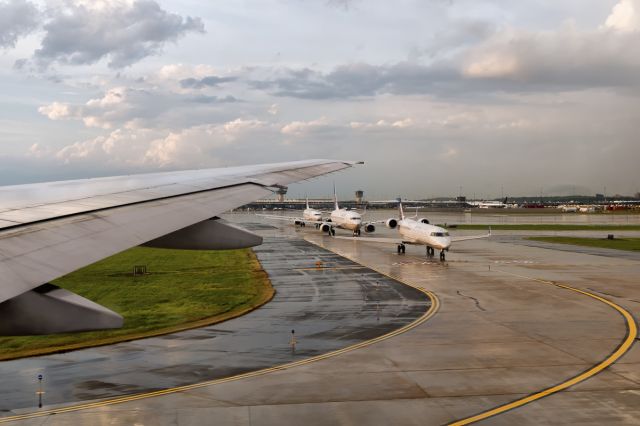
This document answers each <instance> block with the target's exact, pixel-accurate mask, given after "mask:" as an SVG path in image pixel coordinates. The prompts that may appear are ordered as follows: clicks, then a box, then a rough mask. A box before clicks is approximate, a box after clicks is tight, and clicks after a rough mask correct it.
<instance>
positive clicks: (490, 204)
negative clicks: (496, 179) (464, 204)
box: [468, 197, 508, 209]
mask: <svg viewBox="0 0 640 426" xmlns="http://www.w3.org/2000/svg"><path fill="white" fill-rule="evenodd" d="M468 204H469V205H470V206H473V207H478V208H480V209H504V208H506V207H508V205H507V197H505V199H504V201H469V202H468Z"/></svg>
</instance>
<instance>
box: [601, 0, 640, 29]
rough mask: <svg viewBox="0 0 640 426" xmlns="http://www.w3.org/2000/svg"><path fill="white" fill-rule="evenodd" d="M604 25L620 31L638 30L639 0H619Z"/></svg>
mask: <svg viewBox="0 0 640 426" xmlns="http://www.w3.org/2000/svg"><path fill="white" fill-rule="evenodd" d="M604 25H605V27H606V28H613V29H616V30H620V31H638V30H640V0H620V2H619V3H618V4H616V5H615V6H614V7H613V10H612V11H611V15H609V17H608V18H607V20H606V21H605V23H604Z"/></svg>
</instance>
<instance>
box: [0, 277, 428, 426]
mask: <svg viewBox="0 0 640 426" xmlns="http://www.w3.org/2000/svg"><path fill="white" fill-rule="evenodd" d="M383 275H386V276H389V275H387V274H383ZM390 278H392V279H394V280H396V281H398V282H400V283H402V284H404V285H407V286H409V287H413V288H415V289H417V290H419V291H420V292H422V293H424V294H425V295H426V296H427V297H428V298H429V300H430V301H431V306H430V307H429V309H428V310H427V311H426V312H425V313H424V314H423V315H422V316H421V317H420V318H418V319H416V320H415V321H413V322H412V323H410V324H407V325H405V326H404V327H401V328H399V329H397V330H394V331H391V332H389V333H387V334H383V335H382V336H378V337H376V338H374V339H370V340H366V341H364V342H360V343H356V344H355V345H351V346H347V347H345V348H342V349H338V350H335V351H332V352H327V353H326V354H322V355H318V356H315V357H313V358H307V359H303V360H300V361H295V362H290V363H288V364H282V365H278V366H275V367H270V368H265V369H262V370H256V371H251V372H249V373H244V374H238V375H236V376H231V377H225V378H223V379H215V380H208V381H206V382H200V383H194V384H191V385H184V386H176V387H172V388H167V389H161V390H157V391H152V392H144V393H138V394H133V395H125V396H122V397H117V398H112V399H106V400H102V401H95V402H88V403H83V404H77V405H70V406H65V407H59V408H52V409H48V410H42V411H34V412H31V413H25V414H17V415H13V416H7V417H0V423H8V422H13V421H18V420H27V419H33V418H36V417H43V416H49V415H52V414H63V413H70V412H73V411H80V410H88V409H92V408H100V407H105V406H107V405H114V404H122V403H125V402H131V401H137V400H140V399H146V398H153V397H157V396H163V395H169V394H173V393H178V392H184V391H188V390H192V389H199V388H203V387H206V386H212V385H218V384H221V383H227V382H232V381H236V380H241V379H248V378H250V377H257V376H263V375H265V374H269V373H273V372H276V371H282V370H288V369H290V368H294V367H298V366H301V365H306V364H311V363H313V362H317V361H322V360H324V359H327V358H332V357H335V356H338V355H342V354H345V353H347V352H351V351H354V350H356V349H360V348H364V347H366V346H370V345H373V344H374V343H378V342H381V341H383V340H386V339H389V338H391V337H394V336H397V335H399V334H402V333H406V332H407V331H409V330H411V329H413V328H415V327H417V326H419V325H420V324H422V323H424V322H425V321H427V320H428V319H429V318H431V317H433V316H434V315H435V314H436V312H438V309H439V307H440V301H439V300H438V298H437V296H436V295H435V294H434V293H432V292H430V291H428V290H425V289H424V288H422V287H417V286H415V285H412V284H409V283H406V282H404V281H402V280H400V279H398V278H393V277H390Z"/></svg>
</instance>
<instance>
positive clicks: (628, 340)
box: [449, 269, 638, 426]
mask: <svg viewBox="0 0 640 426" xmlns="http://www.w3.org/2000/svg"><path fill="white" fill-rule="evenodd" d="M494 271H497V272H502V273H504V274H509V275H514V276H516V277H519V278H525V279H529V280H533V281H536V282H539V283H543V284H548V285H553V286H556V287H559V288H563V289H566V290H570V291H574V292H576V293H580V294H582V295H585V296H588V297H591V298H592V299H595V300H597V301H599V302H602V303H604V304H605V305H608V306H609V307H611V308H613V309H615V310H616V311H618V313H620V314H621V315H622V316H623V317H624V319H625V322H626V325H627V336H626V337H625V339H624V341H623V342H622V344H621V345H620V346H618V349H616V350H615V351H614V352H613V353H612V354H611V355H609V356H608V357H607V358H606V359H604V360H603V361H602V362H600V363H599V364H596V365H594V366H593V367H591V368H590V369H588V370H587V371H585V372H583V373H581V374H578V375H577V376H575V377H573V378H571V379H569V380H567V381H565V382H562V383H560V384H558V385H555V386H551V387H549V388H547V389H543V390H541V391H539V392H536V393H534V394H531V395H529V396H526V397H524V398H520V399H517V400H515V401H513V402H509V403H507V404H504V405H501V406H499V407H496V408H492V409H490V410H487V411H484V412H482V413H480V414H476V415H475V416H471V417H467V418H466V419H462V420H458V421H455V422H453V423H450V424H449V426H463V425H469V424H471V423H476V422H479V421H481V420H485V419H488V418H489V417H493V416H496V415H498V414H502V413H504V412H506V411H509V410H513V409H514V408H518V407H522V406H523V405H526V404H529V403H530V402H533V401H537V400H538V399H541V398H544V397H546V396H549V395H552V394H554V393H557V392H560V391H563V390H565V389H567V388H569V387H571V386H573V385H575V384H578V383H580V382H583V381H585V380H587V379H589V378H591V377H593V376H595V375H596V374H598V373H600V372H601V371H602V370H604V369H606V368H607V367H609V366H611V365H612V364H613V363H614V362H616V361H617V360H618V359H620V357H622V355H624V354H625V353H626V352H627V351H628V350H629V349H630V348H631V346H632V345H633V342H634V340H635V339H636V338H637V337H638V327H637V325H636V321H635V320H634V318H633V316H632V315H631V314H630V313H629V311H627V310H626V309H624V308H623V307H622V306H620V305H618V304H616V303H614V302H612V301H610V300H608V299H605V298H604V297H601V296H598V295H597V294H594V293H591V292H588V291H585V290H580V289H578V288H575V287H571V286H568V285H565V284H559V283H556V282H553V281H547V280H542V279H539V278H532V277H527V276H524V275H518V274H514V273H512V272H507V271H499V270H496V269H494Z"/></svg>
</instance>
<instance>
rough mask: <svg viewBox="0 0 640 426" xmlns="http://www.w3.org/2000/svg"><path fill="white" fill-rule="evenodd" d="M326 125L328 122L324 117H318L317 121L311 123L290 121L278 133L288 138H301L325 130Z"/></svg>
mask: <svg viewBox="0 0 640 426" xmlns="http://www.w3.org/2000/svg"><path fill="white" fill-rule="evenodd" d="M328 125H329V122H328V120H327V118H326V117H320V118H319V119H317V120H311V121H292V122H291V123H288V124H285V125H284V126H282V128H281V129H280V132H281V133H282V134H284V135H289V136H302V135H306V134H308V133H310V132H314V131H317V130H320V129H322V128H326V127H328Z"/></svg>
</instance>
